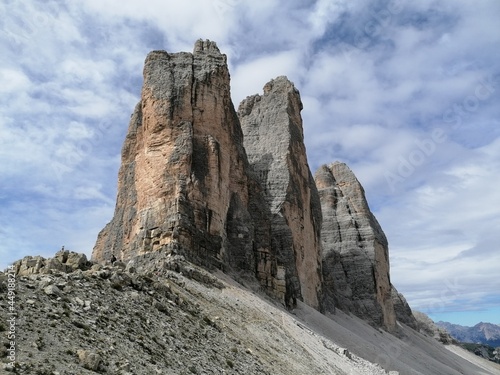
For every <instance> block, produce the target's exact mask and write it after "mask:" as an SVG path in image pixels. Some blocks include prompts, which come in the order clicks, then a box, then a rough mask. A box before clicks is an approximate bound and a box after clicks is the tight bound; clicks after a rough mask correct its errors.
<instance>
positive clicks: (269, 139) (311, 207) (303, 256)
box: [238, 76, 321, 308]
mask: <svg viewBox="0 0 500 375" xmlns="http://www.w3.org/2000/svg"><path fill="white" fill-rule="evenodd" d="M301 109H302V102H301V99H300V94H299V91H298V90H297V89H296V88H295V86H294V85H293V83H292V82H290V81H289V80H288V79H287V78H286V77H284V76H281V77H278V78H276V79H273V80H271V81H270V82H268V83H267V84H266V85H265V86H264V94H263V95H253V96H249V97H247V98H246V99H245V100H243V101H242V103H241V104H240V106H239V108H238V116H239V118H240V122H241V127H242V130H243V135H244V138H243V139H244V146H245V150H246V152H247V155H248V160H249V162H250V165H251V170H252V172H253V173H254V175H255V177H256V178H257V180H258V181H259V183H260V186H261V188H262V190H263V192H264V196H265V200H266V202H267V205H268V207H269V208H270V210H271V215H272V220H271V233H272V238H273V241H272V245H271V247H272V252H273V253H276V254H277V256H278V265H279V267H282V268H283V269H284V272H285V275H286V276H285V279H286V289H287V296H288V297H289V298H291V299H296V298H302V299H303V300H304V301H305V302H306V303H308V304H309V305H311V306H314V307H316V308H319V307H320V305H321V292H320V291H321V240H320V228H321V207H320V202H319V196H318V192H317V189H316V186H315V184H314V180H313V177H312V174H311V172H310V170H309V165H308V163H307V156H306V150H305V145H304V135H303V128H302V118H301V115H300V111H301Z"/></svg>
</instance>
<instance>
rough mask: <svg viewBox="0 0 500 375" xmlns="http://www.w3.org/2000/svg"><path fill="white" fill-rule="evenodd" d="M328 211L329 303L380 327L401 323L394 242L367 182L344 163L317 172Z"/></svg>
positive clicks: (326, 268)
mask: <svg viewBox="0 0 500 375" xmlns="http://www.w3.org/2000/svg"><path fill="white" fill-rule="evenodd" d="M315 180H316V185H317V187H318V190H319V195H320V199H321V206H322V210H323V226H322V242H323V278H324V285H323V289H324V307H325V309H326V310H327V311H331V312H333V311H335V307H339V308H340V309H341V310H343V311H349V312H352V313H354V314H355V315H357V316H359V317H361V318H362V319H364V320H366V321H369V322H371V323H372V324H373V325H375V326H383V327H385V328H386V329H387V330H389V331H394V330H395V328H396V316H395V312H394V305H393V300H392V296H391V292H392V286H391V283H390V276H389V254H388V244H387V239H386V237H385V235H384V232H383V231H382V229H381V228H380V225H379V224H378V222H377V220H376V219H375V217H374V216H373V214H372V213H371V211H370V209H369V207H368V204H367V202H366V198H365V194H364V190H363V187H362V186H361V184H360V183H359V182H358V180H357V179H356V177H355V176H354V174H353V173H352V171H351V170H350V169H349V168H348V167H347V166H346V165H345V164H343V163H334V164H331V165H328V166H326V165H324V166H322V167H320V168H319V170H318V171H317V172H316V175H315Z"/></svg>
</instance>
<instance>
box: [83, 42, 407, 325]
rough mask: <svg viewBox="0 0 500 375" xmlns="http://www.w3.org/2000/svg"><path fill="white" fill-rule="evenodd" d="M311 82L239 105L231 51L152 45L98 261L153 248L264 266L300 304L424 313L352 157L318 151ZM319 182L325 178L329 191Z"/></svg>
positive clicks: (278, 85)
mask: <svg viewBox="0 0 500 375" xmlns="http://www.w3.org/2000/svg"><path fill="white" fill-rule="evenodd" d="M301 110H302V102H301V99H300V95H299V92H298V90H297V89H296V88H295V87H294V85H293V83H291V82H290V81H289V80H288V79H287V78H286V77H278V78H276V79H274V80H272V81H270V82H269V83H267V84H266V85H265V86H264V94H263V95H254V96H250V97H248V98H247V99H245V100H244V101H243V102H242V103H241V104H240V107H239V110H238V113H236V112H235V110H234V107H233V103H232V102H231V97H230V79H229V72H228V68H227V61H226V56H225V55H223V54H221V53H220V51H219V49H218V48H217V46H216V44H215V43H213V42H210V41H201V40H200V41H198V42H197V43H196V45H195V48H194V51H193V53H186V52H181V53H173V54H171V53H168V52H165V51H153V52H151V53H150V54H149V55H148V57H147V58H146V62H145V66H144V84H143V88H142V92H141V100H140V102H139V103H138V104H137V106H136V108H135V110H134V113H133V115H132V118H131V120H130V124H129V128H128V134H127V137H126V139H125V143H124V145H123V148H122V164H121V167H120V171H119V175H118V195H117V202H116V208H115V213H114V216H113V218H112V220H111V222H110V223H109V224H107V225H106V227H105V228H104V229H103V230H102V231H101V232H100V233H99V236H98V238H97V242H96V245H95V247H94V251H93V254H92V258H93V260H94V261H99V260H108V259H110V258H111V256H112V255H115V256H116V257H117V258H118V259H122V260H127V259H130V258H133V257H134V256H137V255H140V254H143V253H148V252H155V251H159V252H165V253H181V254H184V255H185V256H186V257H187V258H188V260H190V261H192V262H195V263H197V264H200V265H204V266H207V267H219V268H222V269H225V270H229V271H232V272H233V273H241V272H243V273H244V274H247V275H253V276H255V277H256V278H257V280H258V281H259V283H260V285H261V287H262V288H263V289H264V290H265V291H266V292H267V293H268V294H270V295H272V296H274V297H275V298H277V299H279V300H281V301H282V302H283V303H285V304H286V305H288V306H294V304H295V302H296V300H297V299H303V300H304V302H306V303H307V304H309V305H311V306H313V307H315V308H318V309H322V308H325V309H326V310H327V311H330V312H334V311H335V307H336V306H337V307H339V308H340V309H342V310H345V311H350V312H353V313H355V314H356V315H358V316H360V317H361V318H363V319H365V320H367V321H369V322H371V323H372V324H374V325H377V326H384V327H386V328H387V329H388V330H394V329H395V324H396V318H397V319H399V320H401V321H402V322H405V323H407V324H409V325H412V324H413V323H414V318H413V316H412V315H411V310H410V308H409V306H408V304H407V303H406V301H405V300H404V297H402V296H401V295H400V294H399V293H397V291H396V290H395V289H394V287H393V286H392V285H391V283H390V278H389V259H388V245H387V239H386V237H385V235H384V233H383V231H382V229H381V228H380V225H379V224H378V222H377V220H376V219H375V217H374V216H373V215H372V213H371V212H370V210H369V207H368V204H367V202H366V199H365V196H364V191H363V188H362V187H361V185H360V184H359V182H358V181H357V179H356V177H355V176H354V174H353V173H352V172H351V171H350V170H349V168H348V167H347V166H345V165H344V164H340V163H335V164H332V165H329V166H323V167H321V168H320V169H319V170H318V172H317V173H316V176H315V179H316V181H314V179H313V177H312V175H311V172H310V170H309V166H308V163H307V157H306V150H305V146H304V134H303V128H302V118H301V115H300V111H301ZM318 189H319V192H318Z"/></svg>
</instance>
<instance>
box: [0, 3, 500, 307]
mask: <svg viewBox="0 0 500 375" xmlns="http://www.w3.org/2000/svg"><path fill="white" fill-rule="evenodd" d="M0 11H1V13H2V14H4V15H6V17H3V19H2V20H0V94H1V95H2V98H3V100H2V101H1V103H0V108H1V111H0V113H1V115H0V210H1V213H2V214H1V215H0V238H1V240H0V258H1V264H0V267H1V268H4V267H5V266H6V265H7V264H8V263H10V262H12V261H14V260H16V259H18V258H20V257H22V256H24V255H28V254H42V255H45V256H49V255H52V254H53V253H54V252H55V251H56V250H57V249H58V248H59V247H60V246H62V245H66V247H67V248H71V249H74V250H78V251H84V252H86V253H87V254H90V252H91V249H92V246H93V243H94V241H95V238H96V236H97V232H98V231H99V230H100V229H101V228H102V227H103V226H104V225H105V223H106V222H107V221H109V220H110V218H111V216H112V213H113V208H114V200H115V194H116V179H117V177H116V176H117V170H118V167H119V162H120V148H121V144H122V142H123V139H124V136H125V132H126V129H127V123H128V120H129V116H130V113H131V112H132V110H133V107H134V105H135V103H136V102H137V100H138V98H139V94H140V86H141V83H142V64H143V61H144V58H145V56H146V54H147V53H148V52H149V51H150V50H153V49H166V50H168V51H180V50H187V51H189V50H191V49H192V46H193V44H194V41H195V40H196V39H198V38H204V39H205V38H209V39H212V40H215V41H217V42H218V44H219V47H220V48H221V50H222V51H223V52H224V53H226V54H227V55H228V60H229V64H230V70H231V74H232V95H233V100H234V102H235V105H236V106H237V104H238V103H239V101H240V100H241V99H243V98H244V97H245V96H247V95H251V94H254V93H257V92H261V89H262V86H263V85H264V84H265V83H266V82H267V81H268V80H270V79H271V78H274V77H276V76H278V75H287V76H288V77H289V78H290V79H291V80H293V81H294V82H295V84H296V86H297V87H298V88H299V90H300V92H301V95H302V100H303V102H304V110H303V112H302V115H303V118H304V127H305V137H306V146H307V150H308V157H309V162H310V165H311V168H312V169H313V171H314V169H316V168H317V167H318V166H319V165H321V164H324V163H330V162H333V161H334V160H342V161H345V162H347V163H348V164H349V165H350V167H351V168H352V169H353V170H354V172H355V173H356V174H357V176H358V178H359V179H360V181H361V182H362V184H363V185H364V187H365V190H366V192H367V195H368V199H369V202H370V205H371V207H372V209H373V210H374V212H375V215H376V216H377V218H378V219H379V221H380V222H381V224H382V227H383V228H384V230H385V232H386V234H387V236H388V238H389V242H390V254H391V265H392V281H393V283H394V284H395V285H396V286H397V287H398V289H399V290H400V291H401V292H403V293H404V294H405V295H406V297H407V298H408V300H409V302H410V304H411V305H412V307H414V308H416V309H421V310H424V311H426V312H429V313H431V314H432V313H436V314H437V313H440V312H444V311H463V310H466V311H469V310H474V309H481V308H483V309H491V308H494V307H495V306H499V305H500V294H499V292H498V282H495V280H496V278H497V274H498V267H499V266H500V252H499V251H498V244H499V243H500V234H499V231H498V228H499V227H500V207H499V206H498V202H500V193H499V192H498V189H497V188H496V186H498V185H499V183H500V177H499V176H500V126H499V125H500V124H499V122H500V120H499V119H500V107H499V106H498V102H499V99H500V68H499V66H498V52H497V50H498V48H497V46H498V45H499V44H500V43H499V42H500V32H499V31H498V27H497V23H498V16H499V15H500V3H498V2H496V1H494V0H491V1H482V2H481V3H479V4H476V3H474V4H472V3H470V2H467V1H451V0H450V1H430V0H428V1H419V2H416V3H411V4H407V3H405V2H401V1H396V0H391V1H376V2H368V1H361V2H349V1H340V0H338V1H331V0H317V1H311V2H301V1H284V0H281V1H278V0H267V1H252V2H248V1H237V0H217V1H214V2H206V1H202V0H196V1H191V2H189V4H187V5H186V4H185V3H182V5H181V3H180V2H174V1H151V2H148V6H144V5H143V4H142V3H139V2H137V1H133V0H126V1H120V2H118V1H106V2H103V1H94V0H90V1H75V2H65V3H63V2H59V1H43V2H42V1H33V2H29V3H26V2H25V3H21V2H17V1H6V2H3V3H2V4H1V5H0Z"/></svg>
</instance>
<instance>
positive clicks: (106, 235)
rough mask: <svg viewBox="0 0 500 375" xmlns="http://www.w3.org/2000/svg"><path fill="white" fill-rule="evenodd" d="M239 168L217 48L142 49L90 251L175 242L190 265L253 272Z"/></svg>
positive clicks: (128, 253) (127, 250)
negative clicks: (109, 202) (112, 201)
mask: <svg viewBox="0 0 500 375" xmlns="http://www.w3.org/2000/svg"><path fill="white" fill-rule="evenodd" d="M246 168H247V159H246V155H245V151H244V149H243V138H242V133H241V128H240V125H239V122H238V118H237V115H236V112H235V110H234V107H233V104H232V102H231V97H230V87H229V72H228V68H227V63H226V56H225V55H223V54H221V53H220V52H219V49H218V48H217V46H216V44H215V43H214V42H210V41H201V40H199V41H198V42H197V43H196V45H195V47H194V53H192V54H191V53H185V52H181V53H174V54H170V53H167V52H165V51H153V52H151V53H150V54H149V55H148V56H147V58H146V62H145V66H144V84H143V87H142V94H141V101H140V102H139V104H138V105H137V106H136V109H135V111H134V114H133V116H132V119H131V121H130V125H129V130H128V134H127V138H126V140H125V144H124V146H123V149H122V165H121V168H120V172H119V178H118V197H117V203H116V209H115V214H114V217H113V219H112V220H111V222H110V223H109V224H108V225H107V226H106V227H105V228H104V229H103V230H102V231H101V233H100V234H99V236H98V239H97V243H96V245H95V248H94V252H93V255H92V257H93V258H94V259H97V260H102V259H108V258H110V257H111V254H112V253H113V254H115V256H117V257H118V258H120V259H129V258H131V257H133V256H135V255H138V254H141V253H144V252H149V251H167V252H170V251H182V252H183V253H184V254H185V255H187V256H188V258H189V259H190V260H192V261H195V262H197V263H200V264H206V265H212V266H213V265H216V266H220V267H224V266H227V265H229V266H231V265H239V267H241V268H245V269H247V270H251V271H252V272H253V270H254V268H255V266H254V264H255V259H254V252H253V242H254V238H253V236H254V229H253V222H252V220H251V215H250V213H249V212H248V206H249V192H248V186H249V183H248V178H247V172H246ZM228 230H229V231H230V233H229V234H228Z"/></svg>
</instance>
